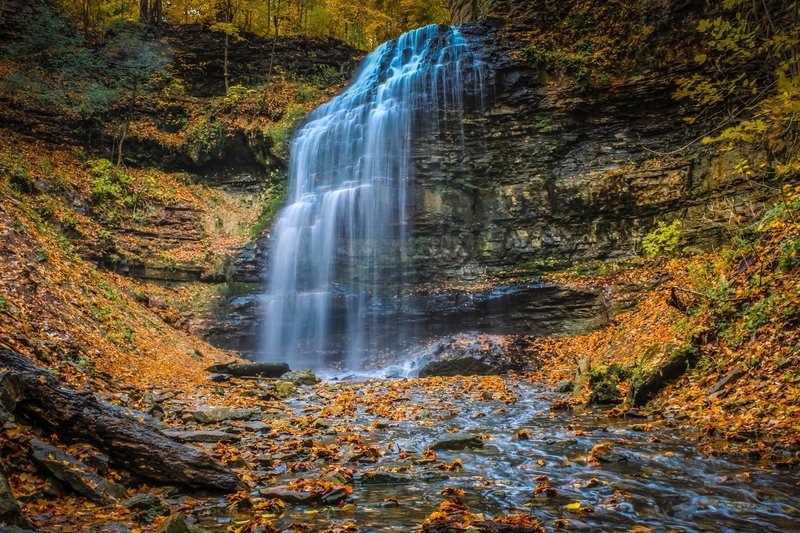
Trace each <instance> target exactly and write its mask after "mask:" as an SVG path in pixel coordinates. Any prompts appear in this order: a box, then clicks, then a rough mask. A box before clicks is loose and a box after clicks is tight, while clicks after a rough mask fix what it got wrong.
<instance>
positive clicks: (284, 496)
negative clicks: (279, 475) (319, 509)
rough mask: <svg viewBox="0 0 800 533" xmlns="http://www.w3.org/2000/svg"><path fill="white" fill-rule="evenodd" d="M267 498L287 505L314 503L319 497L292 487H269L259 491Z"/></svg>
mask: <svg viewBox="0 0 800 533" xmlns="http://www.w3.org/2000/svg"><path fill="white" fill-rule="evenodd" d="M258 493H259V494H261V495H262V496H264V497H265V498H270V499H271V498H279V499H281V500H283V501H285V502H286V503H299V504H304V503H312V502H313V501H315V500H316V499H318V496H316V495H314V494H312V493H310V492H305V491H302V490H294V489H292V488H290V487H283V486H280V487H267V488H264V489H261V490H259V491H258Z"/></svg>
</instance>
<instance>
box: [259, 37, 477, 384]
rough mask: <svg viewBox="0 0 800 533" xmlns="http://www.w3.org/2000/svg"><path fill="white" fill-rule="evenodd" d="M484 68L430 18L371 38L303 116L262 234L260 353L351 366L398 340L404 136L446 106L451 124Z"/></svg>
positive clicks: (405, 235)
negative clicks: (284, 193) (344, 83)
mask: <svg viewBox="0 0 800 533" xmlns="http://www.w3.org/2000/svg"><path fill="white" fill-rule="evenodd" d="M483 72H484V67H483V65H482V64H481V62H480V61H479V60H477V58H476V57H475V56H474V54H473V53H472V51H471V50H470V47H469V45H468V43H467V41H466V39H465V38H464V37H463V36H462V34H461V33H460V32H459V30H458V29H456V28H453V27H450V26H440V25H434V26H428V27H425V28H421V29H418V30H414V31H411V32H409V33H406V34H404V35H403V36H401V37H400V38H398V39H397V40H394V41H390V42H388V43H385V44H383V45H381V46H380V47H379V48H378V49H377V50H375V51H374V52H373V53H371V54H370V55H369V56H368V57H367V58H366V60H365V61H364V64H363V66H362V68H361V71H360V73H359V74H358V76H357V77H356V79H355V81H354V82H353V83H352V85H351V86H350V87H349V88H348V89H347V90H346V91H345V92H344V93H342V94H341V95H340V96H338V97H337V98H335V99H333V100H332V101H330V102H329V103H327V104H325V105H323V106H321V107H320V108H318V109H317V110H316V111H314V112H313V113H312V114H311V115H310V116H309V117H308V119H307V121H306V122H305V124H304V126H303V127H302V128H301V129H300V130H299V132H298V134H297V135H296V137H295V139H294V140H293V142H292V145H291V160H290V164H289V182H290V191H289V202H288V206H287V207H286V208H284V210H283V211H282V212H281V214H280V215H279V218H278V221H277V224H276V225H275V227H274V229H273V232H272V237H271V239H272V241H271V255H270V258H271V259H270V266H269V271H268V273H267V276H268V293H267V295H266V296H265V302H266V303H265V326H264V338H263V357H264V358H265V359H267V360H279V361H287V362H289V363H290V364H292V366H293V367H296V368H300V367H304V368H305V367H308V368H315V369H320V368H325V367H326V366H327V365H329V364H331V363H334V362H335V363H338V364H339V365H343V366H344V368H347V369H350V370H356V369H359V368H361V367H362V366H363V364H364V362H365V361H366V360H367V358H368V357H370V356H371V354H374V353H376V352H378V351H381V350H382V349H386V348H392V347H393V346H397V345H398V343H399V342H400V340H401V339H402V336H403V335H404V332H403V331H402V328H401V327H392V325H391V324H388V325H387V324H386V321H387V320H396V317H395V318H388V316H389V315H388V314H387V313H385V312H382V310H385V309H386V308H388V307H391V305H392V300H393V296H394V295H396V294H397V291H398V289H399V288H400V287H401V286H402V284H403V282H404V281H405V280H407V279H408V272H409V270H408V269H409V265H410V262H411V261H410V258H409V254H408V249H409V246H408V244H409V243H408V240H409V238H410V227H409V226H410V223H409V209H410V206H409V198H410V194H409V192H410V189H409V187H410V184H411V183H412V179H413V178H414V175H413V174H414V172H413V164H412V146H413V145H414V143H415V138H418V137H417V136H418V135H419V134H420V133H422V132H427V133H430V132H435V131H436V130H437V128H438V127H439V123H440V122H442V123H444V124H446V120H447V118H448V117H451V119H452V118H455V119H457V120H458V122H459V126H458V127H461V120H460V119H461V118H462V115H463V112H464V107H465V104H464V102H465V100H466V99H470V98H476V97H477V98H479V99H482V94H483V86H484V79H483V78H484V75H483ZM415 148H416V147H415ZM387 326H389V327H387ZM389 332H391V333H389Z"/></svg>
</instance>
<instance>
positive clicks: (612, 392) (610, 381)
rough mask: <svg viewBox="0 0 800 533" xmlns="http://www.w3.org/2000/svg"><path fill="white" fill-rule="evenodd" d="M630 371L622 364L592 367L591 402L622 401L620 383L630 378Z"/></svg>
mask: <svg viewBox="0 0 800 533" xmlns="http://www.w3.org/2000/svg"><path fill="white" fill-rule="evenodd" d="M629 376H630V372H629V371H628V370H626V369H625V368H623V367H622V366H620V365H617V364H612V365H609V366H607V367H605V366H600V367H595V368H592V369H591V371H590V372H589V389H590V391H591V393H590V394H589V403H591V404H594V405H616V404H619V403H622V395H621V394H620V392H619V385H620V383H621V382H622V381H624V380H626V379H628V377H629Z"/></svg>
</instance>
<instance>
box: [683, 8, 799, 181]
mask: <svg viewBox="0 0 800 533" xmlns="http://www.w3.org/2000/svg"><path fill="white" fill-rule="evenodd" d="M798 27H800V18H799V12H798V9H797V4H796V3H795V2H783V1H769V2H767V1H765V2H744V1H742V0H725V1H724V2H723V3H722V8H721V10H719V11H718V15H717V16H716V17H712V18H706V19H703V20H700V21H699V23H698V25H697V32H698V33H699V34H700V35H701V36H702V46H701V47H700V50H701V52H700V53H698V54H697V55H696V56H695V58H694V59H695V62H696V63H697V64H698V65H701V66H702V73H697V74H693V75H692V76H688V77H685V78H682V79H680V80H679V83H678V89H677V91H676V92H675V98H676V99H685V100H689V101H691V102H692V103H694V104H695V105H696V106H697V114H696V115H694V116H690V117H687V118H686V120H687V122H690V123H693V122H696V121H698V120H714V121H716V123H712V125H713V126H714V127H713V128H710V131H709V133H708V134H707V136H706V137H705V138H703V143H706V144H716V145H718V146H720V147H722V148H724V149H727V150H730V149H734V148H737V149H739V151H740V152H741V153H743V154H744V157H743V159H742V160H741V161H740V163H739V164H738V165H737V172H739V173H740V174H742V175H743V176H745V177H747V178H769V179H775V180H779V181H784V182H785V181H788V180H793V179H797V177H798V174H800V157H798V152H800V147H799V143H798V141H799V140H800V126H798V121H797V120H796V115H797V113H798V112H800V54H798V53H797V50H798V46H800V34H798V32H797V28H798ZM718 116H724V117H726V118H725V119H724V121H723V122H721V123H719V122H718V121H719V119H718V118H716V117H718Z"/></svg>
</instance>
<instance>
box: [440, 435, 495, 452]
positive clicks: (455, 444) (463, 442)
mask: <svg viewBox="0 0 800 533" xmlns="http://www.w3.org/2000/svg"><path fill="white" fill-rule="evenodd" d="M467 448H483V439H482V438H481V436H480V435H470V434H469V433H453V434H452V435H447V436H446V437H443V438H441V439H439V440H437V441H436V442H434V443H433V444H432V445H431V450H464V449H467Z"/></svg>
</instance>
